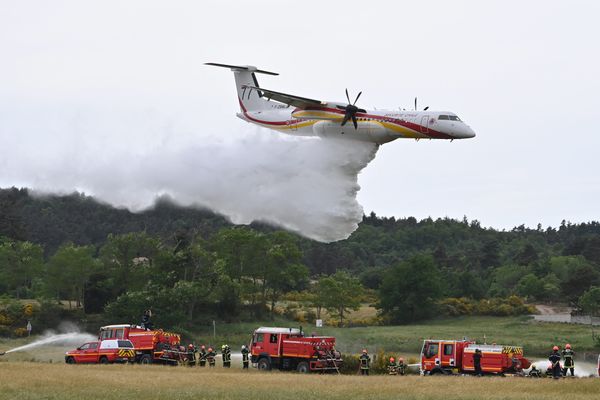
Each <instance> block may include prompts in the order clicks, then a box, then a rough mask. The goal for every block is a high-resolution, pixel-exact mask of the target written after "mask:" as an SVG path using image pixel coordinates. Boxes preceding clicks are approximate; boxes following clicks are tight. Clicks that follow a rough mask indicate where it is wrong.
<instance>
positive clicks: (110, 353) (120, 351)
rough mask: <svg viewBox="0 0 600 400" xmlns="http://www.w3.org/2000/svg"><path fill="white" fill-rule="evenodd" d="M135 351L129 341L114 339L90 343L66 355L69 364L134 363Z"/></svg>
mask: <svg viewBox="0 0 600 400" xmlns="http://www.w3.org/2000/svg"><path fill="white" fill-rule="evenodd" d="M134 360H135V350H134V348H133V343H131V341H129V340H124V339H118V340H117V339H114V340H103V341H98V342H88V343H84V344H82V345H81V346H79V347H78V348H77V349H75V350H71V351H68V352H67V353H66V354H65V362H66V363H67V364H85V363H100V364H109V363H118V362H121V363H122V362H133V361H134Z"/></svg>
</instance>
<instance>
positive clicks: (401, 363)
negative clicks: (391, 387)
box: [396, 358, 406, 375]
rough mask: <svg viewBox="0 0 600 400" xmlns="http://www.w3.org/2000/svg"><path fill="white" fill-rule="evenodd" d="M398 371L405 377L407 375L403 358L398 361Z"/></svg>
mask: <svg viewBox="0 0 600 400" xmlns="http://www.w3.org/2000/svg"><path fill="white" fill-rule="evenodd" d="M396 369H397V370H398V373H399V374H400V375H404V374H405V373H406V364H404V359H403V358H399V359H398V365H397V367H396Z"/></svg>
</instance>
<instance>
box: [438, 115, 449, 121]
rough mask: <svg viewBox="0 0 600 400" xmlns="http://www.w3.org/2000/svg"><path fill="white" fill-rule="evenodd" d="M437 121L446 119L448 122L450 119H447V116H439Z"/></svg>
mask: <svg viewBox="0 0 600 400" xmlns="http://www.w3.org/2000/svg"><path fill="white" fill-rule="evenodd" d="M438 119H446V120H448V119H450V118H449V115H440V116H439V117H438Z"/></svg>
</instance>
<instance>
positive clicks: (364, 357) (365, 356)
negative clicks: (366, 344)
mask: <svg viewBox="0 0 600 400" xmlns="http://www.w3.org/2000/svg"><path fill="white" fill-rule="evenodd" d="M359 360H360V374H361V375H369V367H370V364H371V357H369V353H368V352H367V349H363V351H362V354H361V356H360V358H359Z"/></svg>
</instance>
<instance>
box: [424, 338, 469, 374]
mask: <svg viewBox="0 0 600 400" xmlns="http://www.w3.org/2000/svg"><path fill="white" fill-rule="evenodd" d="M470 343H472V342H469V341H465V340H425V341H423V347H422V349H421V371H422V373H427V374H436V373H444V374H449V373H452V372H453V370H455V369H458V368H460V366H461V361H462V357H463V351H464V348H465V347H466V346H467V345H469V344H470Z"/></svg>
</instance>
